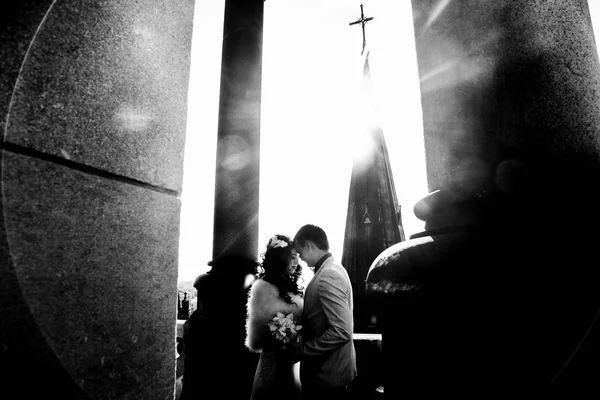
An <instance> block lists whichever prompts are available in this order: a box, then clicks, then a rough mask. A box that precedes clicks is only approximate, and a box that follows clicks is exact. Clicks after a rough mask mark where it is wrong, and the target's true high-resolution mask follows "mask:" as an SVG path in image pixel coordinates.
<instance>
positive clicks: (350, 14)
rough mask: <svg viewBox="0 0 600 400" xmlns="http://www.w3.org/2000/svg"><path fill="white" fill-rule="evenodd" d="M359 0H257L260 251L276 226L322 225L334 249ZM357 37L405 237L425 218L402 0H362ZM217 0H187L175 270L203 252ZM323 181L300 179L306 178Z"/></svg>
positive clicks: (213, 123) (354, 126)
mask: <svg viewBox="0 0 600 400" xmlns="http://www.w3.org/2000/svg"><path fill="white" fill-rule="evenodd" d="M360 4H361V2H358V1H357V2H352V1H348V0H328V1H323V0H302V1H297V0H276V1H267V2H265V21H264V39H263V78H262V79H263V81H262V85H263V87H262V115H261V165H260V171H261V176H260V185H261V186H260V210H259V243H258V250H259V254H260V253H262V252H263V251H264V249H265V246H266V243H267V241H268V239H269V238H270V237H271V236H273V235H274V234H275V233H283V234H288V235H290V236H293V235H294V234H295V233H296V231H297V230H298V229H299V228H300V227H301V226H302V225H304V224H306V223H312V224H316V225H319V226H321V227H322V228H323V229H324V230H325V231H326V232H327V234H328V236H329V240H330V245H331V250H332V253H333V254H334V256H335V257H337V258H338V259H340V260H341V255H342V247H343V240H344V228H345V223H346V212H347V207H348V191H349V185H350V176H351V172H352V160H353V151H354V147H353V143H354V141H355V139H356V138H357V137H358V136H359V135H360V134H361V133H362V132H363V131H362V130H361V129H360V127H361V119H360V117H361V115H363V113H361V111H362V109H361V108H360V94H361V79H362V57H361V55H360V51H361V46H362V33H361V29H360V25H353V26H349V22H352V21H355V20H357V19H358V18H359V17H360ZM362 4H363V6H364V11H365V16H367V17H369V16H374V17H375V19H374V20H372V21H370V22H369V23H368V24H367V27H366V32H367V33H366V37H367V47H368V49H369V50H370V52H371V54H370V57H369V60H370V67H371V76H372V80H373V86H374V96H375V100H376V107H377V109H378V116H379V120H380V122H381V125H382V126H383V131H384V135H385V139H386V142H387V146H388V153H389V156H390V162H391V166H392V172H393V175H394V180H395V185H396V192H397V196H398V200H399V202H400V204H401V206H402V211H403V212H402V219H403V224H404V228H405V233H406V236H407V238H408V236H410V235H411V234H413V233H416V232H419V231H421V230H422V229H423V222H422V221H420V220H418V219H417V218H416V217H414V214H413V211H412V210H413V206H414V204H415V203H416V202H417V201H418V200H419V199H421V198H422V197H424V196H425V195H426V194H427V185H426V177H425V159H424V150H423V128H422V121H421V103H420V94H419V82H418V73H417V66H416V54H415V44H414V35H413V26H412V12H411V6H410V2H409V1H397V0H372V1H368V0H364V1H363V2H362ZM223 9H224V0H197V1H196V12H195V19H194V36H193V40H192V65H191V76H190V90H189V100H188V132H187V139H186V153H185V162H184V180H183V193H182V197H181V200H182V211H181V234H180V235H181V236H180V253H179V279H180V280H193V279H194V278H195V277H196V276H198V275H199V274H201V273H204V272H206V271H207V270H208V269H209V267H207V265H206V263H207V262H208V261H209V260H210V259H211V257H212V226H213V212H214V210H213V199H214V173H215V153H216V149H215V145H216V135H217V117H218V101H219V71H220V62H221V45H222V41H221V38H222V29H223V20H222V19H223ZM317 175H319V176H321V181H320V182H317V183H312V184H311V186H307V184H306V183H307V182H308V181H309V179H310V177H314V176H317Z"/></svg>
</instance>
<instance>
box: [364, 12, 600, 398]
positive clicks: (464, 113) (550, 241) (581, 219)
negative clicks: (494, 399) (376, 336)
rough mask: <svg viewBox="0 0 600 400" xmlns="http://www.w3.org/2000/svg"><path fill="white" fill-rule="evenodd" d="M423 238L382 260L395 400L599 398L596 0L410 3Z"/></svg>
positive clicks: (386, 345)
mask: <svg viewBox="0 0 600 400" xmlns="http://www.w3.org/2000/svg"><path fill="white" fill-rule="evenodd" d="M413 15H414V22H415V37H416V47H417V57H418V64H419V79H420V83H421V94H422V106H423V120H424V121H423V123H424V128H425V129H424V133H425V150H426V157H427V177H428V183H429V189H430V190H431V192H432V193H431V194H430V195H429V196H427V197H426V198H425V199H423V200H422V201H420V202H419V203H417V204H416V206H415V210H414V211H415V213H416V215H417V216H418V217H419V218H422V219H423V220H425V222H426V230H425V231H424V232H422V233H419V234H416V235H413V236H412V237H411V240H408V241H406V242H404V243H401V244H398V245H395V246H393V247H392V248H390V249H388V250H386V251H385V252H384V253H382V254H381V255H380V256H379V259H378V260H376V261H375V263H374V265H373V267H372V268H371V270H370V273H369V276H368V278H367V282H368V285H369V288H370V291H372V292H373V293H374V294H376V295H379V296H380V300H381V301H382V304H381V307H380V309H379V313H380V314H381V318H380V321H381V322H382V324H383V332H384V333H383V349H384V357H385V359H386V362H385V370H386V378H385V380H386V383H385V393H386V396H389V397H390V398H397V397H400V396H401V395H411V394H412V395H415V394H419V395H422V396H425V397H426V394H427V393H429V394H431V393H432V392H438V391H439V392H442V393H445V394H447V395H450V393H457V394H461V395H463V396H465V395H466V396H468V395H471V394H473V395H475V394H477V395H478V396H482V397H488V396H489V395H492V393H493V394H494V395H497V394H498V393H501V392H506V393H509V392H514V391H515V390H519V391H520V393H532V394H533V393H536V395H538V396H539V394H540V393H545V391H547V390H551V391H553V392H556V391H558V390H561V389H567V390H569V391H571V392H574V391H577V390H591V391H592V392H593V393H594V394H596V395H598V394H599V391H598V387H597V385H596V384H595V381H596V378H595V376H598V374H599V373H600V361H598V360H599V359H600V348H599V346H598V343H599V342H600V341H599V331H600V330H599V329H598V326H597V324H594V321H595V318H596V316H597V315H598V314H597V313H598V310H599V309H600V300H599V298H598V296H597V293H598V290H600V287H599V284H598V282H600V279H599V271H598V268H597V267H596V264H595V263H594V262H590V261H589V260H595V259H596V258H597V255H596V250H595V248H596V247H597V242H598V239H599V235H598V232H597V231H598V228H597V227H598V226H599V225H600V209H599V208H598V204H600V196H599V195H598V193H599V192H600V190H599V189H600V187H599V186H600V133H599V132H600V95H599V94H600V65H599V63H598V55H597V51H596V45H595V41H594V36H593V31H592V25H591V20H590V16H589V10H588V6H587V2H586V1H583V0H565V1H561V2H552V1H528V0H515V1H493V2H492V1H475V0H473V1H439V2H438V1H420V0H414V1H413Z"/></svg>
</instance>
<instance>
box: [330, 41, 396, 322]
mask: <svg viewBox="0 0 600 400" xmlns="http://www.w3.org/2000/svg"><path fill="white" fill-rule="evenodd" d="M368 57H369V54H368V53H367V56H366V58H365V65H364V69H363V79H364V81H365V83H366V84H367V85H370V79H371V76H370V68H369V59H368ZM372 106H373V105H372V104H365V107H372ZM364 134H365V135H367V138H368V139H369V140H370V144H371V145H370V146H368V149H369V150H368V151H369V153H368V154H363V155H361V156H360V157H355V160H354V165H353V167H352V178H351V181H350V191H349V194H348V212H347V216H346V230H345V233H344V247H343V253H342V265H344V267H346V269H347V270H348V274H349V275H350V279H351V281H352V286H353V290H354V292H355V304H357V305H358V309H360V308H361V307H360V302H361V299H362V298H363V297H364V295H365V289H364V286H365V279H366V276H367V273H368V271H369V268H370V266H371V264H372V262H373V261H374V260H375V258H376V257H377V256H378V255H379V254H380V253H381V252H382V251H383V250H385V249H386V248H388V247H390V246H391V245H393V244H395V243H398V242H401V241H403V240H405V238H404V230H403V228H402V216H401V212H400V206H399V204H398V199H397V197H396V188H395V185H394V178H393V175H392V169H391V165H390V159H389V155H388V151H387V146H386V143H385V138H384V135H383V129H382V128H381V126H379V124H373V127H372V128H370V129H367V131H366V132H364ZM362 150H363V151H364V148H363V149H362ZM355 324H356V325H360V321H355Z"/></svg>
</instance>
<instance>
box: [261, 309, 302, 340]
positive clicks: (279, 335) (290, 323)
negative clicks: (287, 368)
mask: <svg viewBox="0 0 600 400" xmlns="http://www.w3.org/2000/svg"><path fill="white" fill-rule="evenodd" d="M267 326H268V327H269V331H270V332H271V336H273V337H274V338H275V340H276V341H277V343H279V344H280V345H281V348H284V349H285V348H286V347H287V346H288V345H289V344H290V343H291V342H292V341H293V340H294V339H296V338H297V337H298V331H299V330H300V329H302V325H299V324H298V323H297V322H296V321H294V315H293V314H292V313H290V314H288V315H284V314H283V313H280V312H278V313H277V315H276V316H275V317H273V319H272V320H270V321H269V322H267Z"/></svg>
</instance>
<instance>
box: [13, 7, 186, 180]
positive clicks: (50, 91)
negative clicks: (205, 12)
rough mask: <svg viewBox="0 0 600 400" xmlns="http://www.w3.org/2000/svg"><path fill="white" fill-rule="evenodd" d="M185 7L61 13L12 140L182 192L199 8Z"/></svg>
mask: <svg viewBox="0 0 600 400" xmlns="http://www.w3.org/2000/svg"><path fill="white" fill-rule="evenodd" d="M177 4H178V5H177V7H173V6H168V5H167V3H164V2H159V1H152V2H143V3H140V2H133V1H127V2H116V3H115V2H113V1H96V2H93V3H81V2H73V1H59V2H56V3H54V4H53V5H52V8H51V9H50V10H49V12H48V14H47V15H46V17H45V19H44V21H43V23H42V24H41V25H40V27H39V30H38V31H37V33H36V36H35V40H34V41H33V43H32V45H31V47H30V48H29V50H28V52H27V57H26V58H25V59H24V60H23V65H22V69H21V72H20V75H19V80H18V83H17V85H16V88H15V92H14V97H13V98H12V103H11V104H10V109H9V112H10V118H9V120H8V130H7V136H6V138H5V139H6V140H7V141H8V142H11V143H14V144H18V145H20V146H23V147H27V148H32V149H35V150H38V151H41V152H44V153H47V154H52V155H55V156H58V157H62V158H65V159H67V160H72V161H74V162H77V163H81V164H85V165H88V166H90V167H94V168H97V169H100V170H104V171H109V172H112V173H114V174H116V175H120V176H125V177H128V178H132V179H135V180H138V181H142V182H146V183H149V184H152V185H155V186H159V187H162V188H166V189H169V190H173V191H176V192H180V191H181V182H182V176H183V168H182V165H183V162H182V161H183V146H184V142H185V129H186V124H185V121H186V115H187V82H188V77H189V66H190V42H191V34H192V27H191V19H192V14H193V12H192V10H193V2H191V1H185V2H178V3H177ZM11 89H12V88H11Z"/></svg>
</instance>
